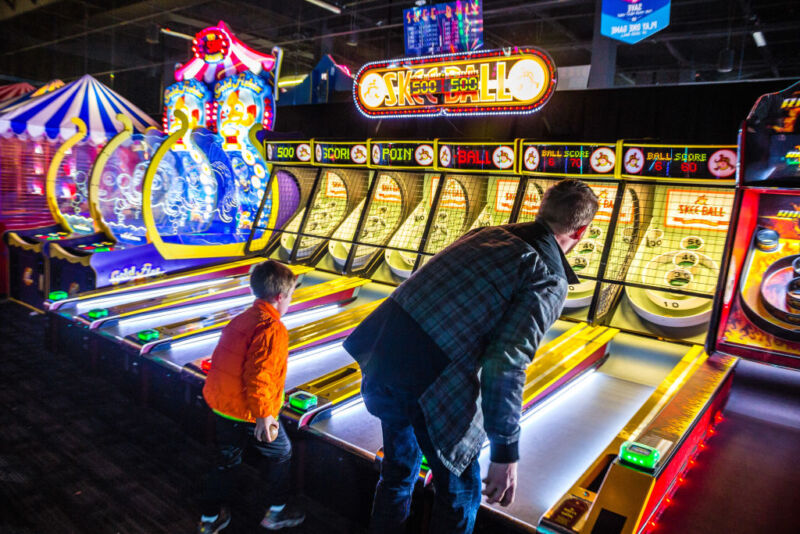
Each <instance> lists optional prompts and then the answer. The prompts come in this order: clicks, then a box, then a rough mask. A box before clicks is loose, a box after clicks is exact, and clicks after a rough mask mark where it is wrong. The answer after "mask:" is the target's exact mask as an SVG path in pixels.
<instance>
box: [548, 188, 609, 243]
mask: <svg viewBox="0 0 800 534" xmlns="http://www.w3.org/2000/svg"><path fill="white" fill-rule="evenodd" d="M597 206H598V204H597V195H595V194H594V191H592V189H591V188H590V187H589V186H588V185H586V184H585V183H583V182H581V181H580V180H574V179H572V178H567V179H565V180H561V181H560V182H558V183H557V184H556V185H554V186H553V187H551V188H550V189H548V190H547V191H545V193H544V197H543V198H542V205H541V206H540V207H539V214H538V215H537V216H536V220H537V221H542V222H544V223H546V224H547V226H549V227H550V229H551V230H552V231H553V233H555V234H571V233H572V232H574V231H575V230H577V229H578V228H580V227H581V226H585V225H587V224H589V223H590V222H592V219H594V214H595V213H597Z"/></svg>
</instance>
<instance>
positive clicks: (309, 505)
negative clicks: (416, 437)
mask: <svg viewBox="0 0 800 534" xmlns="http://www.w3.org/2000/svg"><path fill="white" fill-rule="evenodd" d="M45 324H46V318H45V317H43V316H40V315H35V314H34V315H31V314H30V313H29V312H28V311H27V310H25V309H23V308H22V307H20V306H17V305H15V304H12V303H9V302H3V303H0V353H1V354H2V356H0V532H2V533H4V534H51V533H52V534H56V533H57V534H68V533H91V534H106V533H108V534H116V533H120V534H138V533H142V534H143V533H147V534H159V533H170V534H176V533H192V532H195V522H196V520H197V518H198V511H197V508H196V506H195V503H194V496H195V493H196V487H197V485H198V484H199V483H200V481H201V479H202V476H203V473H204V472H205V470H206V469H207V465H208V464H207V462H208V460H209V457H210V450H209V449H208V448H207V447H206V446H205V445H204V444H201V443H199V442H197V441H195V440H194V439H192V438H190V437H188V435H187V434H186V433H184V432H183V431H182V430H181V429H180V428H179V427H178V425H176V424H175V423H174V422H173V421H172V420H170V419H168V418H167V417H165V416H164V415H162V414H160V413H158V412H156V411H154V410H150V409H146V408H142V407H139V406H137V405H135V404H134V403H133V402H132V400H131V399H129V398H128V397H126V396H124V395H123V394H122V393H121V392H120V391H119V389H118V388H116V387H115V386H114V385H113V384H112V383H110V382H109V381H107V380H105V379H104V378H103V377H98V376H88V375H87V373H86V371H85V370H84V369H83V368H82V367H80V366H79V365H77V364H76V363H75V362H73V361H72V360H70V359H69V358H66V357H64V356H59V355H55V354H52V353H50V352H48V351H46V350H45V349H44V348H43V333H44V328H45ZM241 474H242V476H241V480H242V483H241V485H240V486H241V487H240V488H239V489H238V493H237V497H238V499H237V503H236V504H234V505H233V508H232V512H233V521H232V523H231V525H230V526H229V527H228V528H227V529H225V530H224V532H225V534H236V533H244V532H248V533H249V532H259V531H262V532H267V531H266V530H263V529H261V528H260V527H259V526H258V522H259V520H260V517H261V515H262V514H263V510H262V509H260V507H259V506H257V505H256V503H254V502H253V497H252V494H253V493H254V492H252V491H248V489H251V488H252V487H253V485H254V484H255V483H257V480H256V478H255V471H254V470H253V469H252V468H250V467H245V468H244V469H243V470H242V473H241ZM298 502H299V503H300V504H301V505H303V506H304V507H305V508H306V510H307V519H306V522H305V523H304V524H303V525H302V526H301V527H298V528H295V529H288V530H285V532H289V533H312V532H313V533H318V532H320V533H321V532H324V533H331V534H337V533H350V532H359V531H360V528H359V527H358V526H356V525H353V524H351V523H349V522H348V521H347V520H345V519H343V518H341V517H339V516H338V515H336V514H335V513H333V512H331V511H329V510H327V509H326V508H324V507H322V506H321V505H319V504H317V503H315V502H314V501H311V500H309V499H307V498H305V497H303V496H299V497H298Z"/></svg>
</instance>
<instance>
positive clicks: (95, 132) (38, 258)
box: [4, 75, 155, 308]
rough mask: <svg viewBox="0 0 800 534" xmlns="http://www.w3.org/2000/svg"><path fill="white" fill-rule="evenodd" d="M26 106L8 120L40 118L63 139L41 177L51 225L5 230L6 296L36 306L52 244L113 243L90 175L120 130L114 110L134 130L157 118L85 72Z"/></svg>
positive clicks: (46, 283)
mask: <svg viewBox="0 0 800 534" xmlns="http://www.w3.org/2000/svg"><path fill="white" fill-rule="evenodd" d="M30 105H31V106H32V108H31V109H29V110H28V111H27V112H23V111H22V110H15V111H14V112H13V116H12V117H9V120H10V121H11V122H12V123H13V122H14V121H21V122H25V121H27V123H28V125H27V128H28V129H31V128H32V126H31V125H32V124H34V123H36V124H38V122H41V123H43V124H44V127H45V131H46V133H47V135H48V136H52V137H62V138H64V142H63V144H62V145H61V146H60V147H59V149H58V150H57V151H56V153H55V155H54V156H53V159H52V161H51V162H50V166H49V168H48V170H47V179H46V182H45V194H46V197H47V203H48V207H49V208H50V211H51V213H52V216H53V219H54V221H55V224H54V225H51V226H47V227H39V228H31V229H26V230H17V231H13V232H8V233H7V234H6V236H5V239H6V242H7V243H8V245H9V273H10V277H9V279H10V296H11V297H12V298H13V299H15V300H17V301H20V302H23V303H25V304H27V305H30V306H33V307H35V308H39V307H40V306H41V304H42V302H43V299H44V298H45V297H46V296H47V292H49V280H48V277H47V273H46V270H47V263H48V257H49V254H50V244H52V243H54V242H62V241H68V242H69V244H70V246H80V245H85V246H86V247H92V248H98V247H108V248H111V247H114V246H115V242H114V240H113V238H112V237H111V236H109V235H107V234H106V233H103V232H99V228H98V226H96V223H95V221H94V219H93V218H92V214H91V210H90V208H89V177H90V175H91V170H92V166H93V164H94V162H95V159H96V157H97V155H98V153H99V152H100V150H101V148H102V146H104V145H105V144H106V142H107V141H108V140H109V139H110V138H111V137H113V136H115V135H116V134H117V133H118V132H119V131H120V130H122V129H123V125H122V123H121V122H119V121H117V120H116V118H115V117H116V110H120V109H121V110H124V114H125V115H127V116H128V118H129V119H130V121H131V123H132V125H133V127H134V128H135V129H136V130H137V131H140V132H141V131H144V130H145V129H146V128H147V127H148V126H154V125H155V123H153V121H152V120H151V119H150V118H149V117H147V115H145V114H144V113H143V112H142V111H141V110H139V109H138V108H136V107H135V106H134V105H133V104H131V103H130V102H128V101H127V100H125V99H124V98H122V97H121V96H119V95H117V94H116V93H114V92H113V91H111V90H110V89H109V88H107V87H106V86H104V85H103V84H101V83H100V82H98V81H97V80H95V79H94V78H92V77H91V76H89V75H86V76H84V77H82V78H80V79H79V80H76V81H75V82H72V83H71V84H68V85H66V86H64V87H63V88H61V89H58V90H56V91H53V92H52V93H50V94H48V95H45V96H43V97H41V98H38V99H35V100H31V101H30ZM26 109H27V108H26ZM37 110H38V113H37V114H35V115H34V114H33V113H34V112H36V111H37ZM39 115H41V117H40V116H39ZM4 118H5V117H4ZM37 121H38V122H37Z"/></svg>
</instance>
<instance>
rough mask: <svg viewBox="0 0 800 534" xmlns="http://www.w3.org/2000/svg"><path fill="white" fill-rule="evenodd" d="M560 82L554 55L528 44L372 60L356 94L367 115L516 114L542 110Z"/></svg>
mask: <svg viewBox="0 0 800 534" xmlns="http://www.w3.org/2000/svg"><path fill="white" fill-rule="evenodd" d="M555 87H556V72H555V64H554V63H553V60H552V59H550V56H548V55H547V54H546V53H545V52H544V51H542V50H539V49H537V48H531V47H525V48H515V49H513V50H511V51H508V53H506V51H503V50H488V51H480V52H472V53H467V54H447V55H441V56H428V57H420V58H405V59H396V60H388V61H376V62H372V63H367V64H366V65H364V66H363V67H361V70H359V72H358V74H357V75H356V77H355V82H354V85H353V98H354V99H355V102H356V106H357V107H358V109H359V110H360V111H361V113H363V114H364V115H366V116H367V117H430V116H437V115H511V114H523V113H533V112H535V111H538V110H539V109H541V108H542V106H544V105H545V104H546V103H547V101H548V100H549V99H550V97H551V96H552V94H553V91H554V90H555Z"/></svg>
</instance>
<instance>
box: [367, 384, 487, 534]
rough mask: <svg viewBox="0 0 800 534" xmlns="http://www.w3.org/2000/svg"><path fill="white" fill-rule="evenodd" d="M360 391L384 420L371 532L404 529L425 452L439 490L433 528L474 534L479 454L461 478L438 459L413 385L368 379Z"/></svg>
mask: <svg viewBox="0 0 800 534" xmlns="http://www.w3.org/2000/svg"><path fill="white" fill-rule="evenodd" d="M361 394H362V396H363V398H364V403H365V405H366V407H367V410H369V412H370V413H371V414H372V415H374V416H376V417H378V418H379V419H380V420H381V427H382V429H383V453H384V456H383V462H382V463H381V477H380V480H379V481H378V486H377V488H376V489H375V500H374V502H373V504H372V518H371V521H370V530H369V531H370V532H371V533H376V534H377V533H393V532H403V531H404V530H405V522H406V520H407V519H408V515H409V510H410V507H411V493H412V491H413V489H414V483H415V482H416V480H417V477H418V475H419V468H420V464H421V462H422V455H423V454H424V455H425V459H426V460H427V462H428V466H429V467H430V468H431V471H432V472H433V485H434V489H435V490H436V494H435V500H434V508H433V514H432V518H431V527H430V531H431V532H436V533H437V534H447V533H466V534H469V533H471V532H472V529H473V527H474V525H475V516H476V514H477V513H478V507H479V506H480V503H481V479H480V466H479V465H478V459H477V457H476V458H475V459H474V460H473V461H472V463H471V464H470V465H469V467H467V469H466V470H465V471H464V472H463V473H462V474H461V476H460V477H457V476H455V475H454V474H453V473H451V472H450V470H448V469H447V468H446V467H445V466H444V465H443V464H442V463H441V462H440V461H439V459H438V457H437V456H436V451H435V449H434V448H433V445H432V444H431V441H430V437H429V436H428V431H427V428H426V426H425V420H424V417H423V415H422V410H421V409H420V408H419V405H418V404H417V399H418V395H415V394H414V393H413V392H412V390H411V388H404V387H400V386H387V385H374V386H373V385H372V384H369V383H368V380H367V379H366V377H365V378H364V381H363V382H362V388H361Z"/></svg>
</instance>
